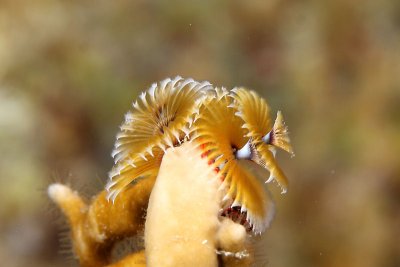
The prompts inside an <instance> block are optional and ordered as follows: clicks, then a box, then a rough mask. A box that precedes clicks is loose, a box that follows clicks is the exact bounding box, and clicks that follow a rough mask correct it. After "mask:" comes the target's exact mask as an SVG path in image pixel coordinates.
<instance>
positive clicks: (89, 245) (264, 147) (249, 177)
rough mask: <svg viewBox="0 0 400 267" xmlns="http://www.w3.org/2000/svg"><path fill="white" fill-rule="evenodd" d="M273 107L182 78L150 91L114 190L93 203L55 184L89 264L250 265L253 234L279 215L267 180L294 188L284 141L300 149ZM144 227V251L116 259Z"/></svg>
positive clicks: (127, 132)
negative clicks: (280, 153)
mask: <svg viewBox="0 0 400 267" xmlns="http://www.w3.org/2000/svg"><path fill="white" fill-rule="evenodd" d="M269 112H270V111H269V107H268V105H267V103H266V102H265V100H264V99H262V98H261V97H260V96H259V95H257V94H256V93H255V92H254V91H249V90H247V89H245V88H234V89H232V90H230V91H229V90H227V89H225V88H215V87H213V86H212V85H211V84H210V83H208V82H197V81H194V80H192V79H183V78H181V77H176V78H174V79H166V80H164V81H161V82H160V83H156V84H153V85H152V86H151V87H150V89H148V90H147V91H146V92H144V93H142V94H141V95H140V97H139V99H138V100H137V101H136V102H134V103H133V108H132V110H131V111H130V112H128V113H127V115H126V116H125V121H124V122H123V124H122V125H121V127H120V132H119V133H118V134H117V140H116V143H115V148H114V151H113V153H112V155H113V157H114V160H115V165H114V167H113V169H112V170H111V171H110V174H109V178H110V179H109V182H108V183H107V185H106V189H105V190H103V191H101V192H100V193H99V194H98V195H96V196H95V197H93V199H92V200H91V202H90V203H86V202H84V201H83V200H82V198H81V197H80V196H79V195H78V193H77V192H74V191H72V190H71V189H70V188H68V187H67V186H65V185H61V184H53V185H50V186H49V190H48V193H49V196H50V198H51V199H52V200H53V201H54V202H55V203H56V204H57V205H58V206H59V207H60V208H61V210H62V211H63V213H64V214H65V215H66V217H67V219H68V222H69V224H70V226H71V238H72V241H73V246H74V252H75V254H76V256H77V258H78V259H79V262H80V264H81V266H114V267H117V266H218V265H219V264H221V263H222V264H223V266H250V265H251V264H252V263H253V249H252V245H251V241H250V239H251V237H252V236H254V235H258V234H262V233H263V232H264V231H265V229H266V228H267V227H268V225H269V224H270V222H271V220H272V218H273V213H274V205H273V201H272V200H271V198H270V194H269V192H268V189H267V187H266V186H265V185H264V183H266V182H267V183H268V182H270V181H273V180H274V181H276V182H277V183H278V185H279V186H280V187H281V189H282V193H285V192H286V190H287V186H288V182H287V178H286V176H285V175H284V173H283V171H282V170H281V169H280V167H279V165H278V163H277V161H276V160H275V153H276V148H281V149H283V150H285V151H287V152H289V153H291V154H293V150H292V148H291V145H290V140H289V137H288V130H287V128H286V126H285V124H284V122H283V117H282V114H281V112H278V113H277V118H276V120H275V122H274V124H273V125H272V122H271V118H270V115H269ZM153 189H154V190H153ZM149 199H150V203H149ZM143 232H144V233H145V234H144V240H145V246H144V248H136V249H135V250H134V251H132V253H131V254H129V255H128V256H125V257H123V258H122V259H118V260H115V259H113V257H112V250H113V247H114V246H115V244H116V243H118V242H121V240H124V239H127V238H131V237H135V236H140V235H142V234H143ZM194 253H196V255H194Z"/></svg>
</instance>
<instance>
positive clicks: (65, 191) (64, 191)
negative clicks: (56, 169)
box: [47, 183, 72, 202]
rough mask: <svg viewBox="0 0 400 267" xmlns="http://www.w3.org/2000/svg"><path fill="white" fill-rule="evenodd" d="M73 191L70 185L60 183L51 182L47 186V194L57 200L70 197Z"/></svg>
mask: <svg viewBox="0 0 400 267" xmlns="http://www.w3.org/2000/svg"><path fill="white" fill-rule="evenodd" d="M71 193H72V192H71V189H70V188H69V187H68V186H66V185H63V184H60V183H55V184H51V185H50V186H49V187H48V188H47V195H48V196H49V197H50V198H51V199H52V200H53V201H55V202H58V200H59V199H64V198H66V197H68V195H69V194H71Z"/></svg>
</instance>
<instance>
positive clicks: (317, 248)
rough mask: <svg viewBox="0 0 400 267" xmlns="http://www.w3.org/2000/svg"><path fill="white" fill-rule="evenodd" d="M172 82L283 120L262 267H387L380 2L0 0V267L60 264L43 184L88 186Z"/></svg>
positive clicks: (399, 232) (395, 176)
mask: <svg viewBox="0 0 400 267" xmlns="http://www.w3.org/2000/svg"><path fill="white" fill-rule="evenodd" d="M176 75H181V76H183V77H193V78H194V79H196V80H209V81H210V82H211V83H213V84H214V85H219V86H225V87H227V88H232V87H234V86H239V85H243V86H246V87H248V88H252V89H254V90H257V91H258V92H259V93H260V94H261V95H262V96H264V97H265V98H266V99H267V101H268V103H269V104H270V106H271V109H272V111H273V114H271V115H272V116H275V112H276V111H277V110H282V111H283V114H284V116H285V119H286V123H287V125H288V126H289V129H290V131H291V138H292V142H293V147H294V149H295V152H296V157H294V158H290V156H289V155H288V154H285V153H279V155H278V158H279V161H280V163H281V166H282V168H283V169H284V170H285V172H286V174H287V176H288V177H289V180H290V188H289V191H288V193H287V194H286V195H280V194H279V192H278V190H277V189H276V188H273V189H272V191H273V194H274V197H275V200H276V204H277V214H276V216H275V220H274V222H273V224H272V226H271V228H270V229H269V230H268V231H267V233H266V245H265V254H266V255H267V257H266V258H267V261H268V262H267V266H327V267H336V266H341V267H343V266H352V267H358V266H360V267H361V266H363V267H369V266H371V267H372V266H386V267H395V266H400V161H399V152H400V107H399V106H400V1H396V0H381V1H374V0H363V1H361V0H353V1H348V0H336V1H334V0H330V1H317V0H314V1H312V0H310V1H279V0H268V1H265V0H262V1H261V0H260V1H253V0H249V1H183V0H182V1H167V0H157V1H145V0H141V1H140V0H139V1H106V0H100V1H96V2H93V1H51V0H36V1H28V0H1V1H0V152H1V157H0V203H1V204H0V236H1V237H0V259H1V263H0V265H2V266H9V267H13V266H60V267H61V266H75V265H76V263H74V261H69V260H68V258H71V257H72V253H71V252H69V249H68V247H67V248H66V249H65V248H63V241H60V232H61V233H62V232H65V230H64V229H63V227H62V226H60V224H59V223H58V222H57V221H59V217H60V214H59V213H57V211H56V209H55V207H54V206H52V205H51V204H50V203H49V200H48V199H47V196H46V187H47V185H48V184H50V183H52V182H54V181H61V182H64V183H68V184H70V185H72V186H73V187H74V188H75V189H78V190H79V191H81V192H84V193H85V195H86V196H87V197H90V196H91V195H92V194H94V193H95V192H96V191H97V190H99V189H100V188H101V187H102V186H104V184H105V181H106V179H107V172H108V171H109V170H110V168H111V166H112V159H111V156H110V152H111V150H112V147H113V143H114V136H115V134H116V132H117V130H118V126H119V125H120V123H121V122H122V119H123V115H124V113H125V112H126V111H127V110H128V109H129V108H130V104H131V102H132V101H133V100H134V99H135V98H136V96H137V95H138V93H139V92H141V91H142V90H145V89H147V88H148V87H149V85H150V84H151V83H152V82H155V81H159V80H161V79H164V78H166V77H175V76H176ZM64 250H66V251H64ZM63 251H64V252H65V253H62V252H63ZM60 252H61V253H60ZM74 264H75V265H74Z"/></svg>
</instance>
